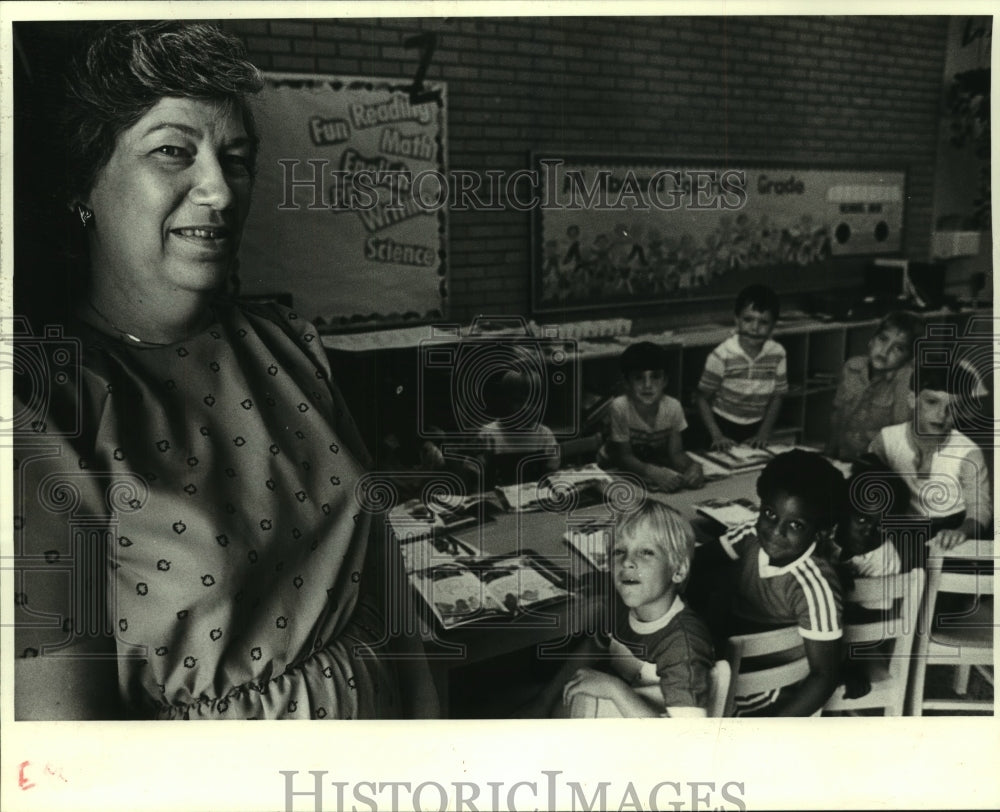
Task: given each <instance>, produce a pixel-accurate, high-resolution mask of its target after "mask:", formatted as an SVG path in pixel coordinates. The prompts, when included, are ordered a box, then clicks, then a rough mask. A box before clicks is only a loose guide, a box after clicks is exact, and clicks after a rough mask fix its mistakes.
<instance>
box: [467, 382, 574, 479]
mask: <svg viewBox="0 0 1000 812" xmlns="http://www.w3.org/2000/svg"><path fill="white" fill-rule="evenodd" d="M544 405H545V392H544V391H542V383H541V379H540V377H539V376H538V374H537V373H534V372H523V371H517V370H508V371H507V372H504V373H503V375H502V376H501V377H500V380H499V384H498V392H497V411H498V413H499V416H498V418H497V419H496V420H493V421H491V422H489V423H487V424H486V425H485V426H483V427H482V428H481V429H480V430H479V436H478V441H477V444H478V446H479V448H480V453H479V461H480V463H481V464H482V466H483V471H484V478H485V482H484V485H485V486H486V487H493V486H494V485H513V484H517V483H519V482H534V481H536V480H538V479H540V478H541V477H542V476H543V475H544V474H546V473H548V472H549V471H557V470H558V469H559V462H560V457H559V443H558V442H557V441H556V438H555V435H554V434H553V433H552V430H551V429H550V428H549V427H548V426H546V425H544V424H543V423H542V422H541V421H540V419H539V418H540V411H541V409H542V407H544Z"/></svg>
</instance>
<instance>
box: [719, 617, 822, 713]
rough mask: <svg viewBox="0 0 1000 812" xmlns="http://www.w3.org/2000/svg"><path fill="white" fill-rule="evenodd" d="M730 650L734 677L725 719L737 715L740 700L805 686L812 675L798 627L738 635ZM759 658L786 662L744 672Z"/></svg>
mask: <svg viewBox="0 0 1000 812" xmlns="http://www.w3.org/2000/svg"><path fill="white" fill-rule="evenodd" d="M727 649H728V650H727V654H726V659H727V660H728V662H729V668H730V671H731V673H732V677H731V679H730V682H729V692H728V696H727V698H726V705H725V710H724V712H723V715H724V716H733V715H734V713H735V711H736V697H738V696H750V695H753V694H757V693H762V692H764V691H772V690H774V689H776V688H785V687H787V686H789V685H794V684H795V683H797V682H801V681H802V680H804V679H805V678H806V677H807V676H808V675H809V661H808V660H807V659H806V653H805V649H804V648H803V646H802V635H800V634H799V629H798V627H797V626H789V627H788V628H785V629H775V630H774V631H769V632H758V633H756V634H741V635H734V636H733V637H730V638H729V643H728V647H727ZM758 657H772V658H780V659H783V660H784V662H782V663H781V664H779V665H771V666H767V667H764V668H760V669H757V670H754V671H746V672H744V671H743V665H744V663H745V662H746V661H747V660H749V659H752V658H758Z"/></svg>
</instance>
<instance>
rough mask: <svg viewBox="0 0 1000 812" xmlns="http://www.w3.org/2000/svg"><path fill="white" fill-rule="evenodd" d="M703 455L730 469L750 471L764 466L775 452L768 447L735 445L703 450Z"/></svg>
mask: <svg viewBox="0 0 1000 812" xmlns="http://www.w3.org/2000/svg"><path fill="white" fill-rule="evenodd" d="M699 453H700V455H701V456H703V457H705V458H706V459H708V460H711V461H712V462H714V463H715V464H716V465H719V466H721V467H722V468H725V469H726V470H728V471H748V470H751V469H753V468H762V467H763V466H764V465H766V464H767V462H768V460H770V459H771V458H772V457H773V456H774V454H773V453H772V452H771V451H770V450H769V449H767V448H751V447H750V446H748V445H734V446H733V447H732V448H730V449H729V450H728V451H701V452H699Z"/></svg>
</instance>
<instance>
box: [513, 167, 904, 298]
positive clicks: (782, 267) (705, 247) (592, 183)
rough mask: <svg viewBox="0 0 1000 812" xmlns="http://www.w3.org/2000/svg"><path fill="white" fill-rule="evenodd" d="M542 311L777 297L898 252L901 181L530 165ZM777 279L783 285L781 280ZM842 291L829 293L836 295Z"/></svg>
mask: <svg viewBox="0 0 1000 812" xmlns="http://www.w3.org/2000/svg"><path fill="white" fill-rule="evenodd" d="M534 164H535V168H536V171H537V172H538V175H539V184H540V186H541V188H543V189H545V190H547V199H546V200H545V201H544V205H541V206H539V207H538V209H537V210H536V214H535V218H534V221H533V244H534V245H533V255H534V260H533V264H532V306H533V311H534V312H536V313H552V312H559V311H572V310H582V309H593V308H596V307H600V308H608V307H615V306H621V307H626V306H627V307H631V308H635V307H636V306H638V305H649V304H666V303H676V302H684V301H688V300H694V299H709V298H713V297H718V296H728V295H731V294H732V293H733V292H735V291H737V290H739V289H740V288H742V287H743V286H744V285H746V284H749V283H750V282H758V281H769V282H772V283H774V284H775V287H777V288H779V289H781V290H782V291H783V292H784V291H785V290H789V289H792V290H794V289H796V288H797V289H800V290H802V289H809V287H810V286H811V287H812V288H813V289H815V288H817V287H819V286H821V285H822V283H823V282H824V280H825V281H830V279H829V274H830V273H836V268H837V259H838V258H839V257H848V256H857V255H875V256H878V255H895V254H899V253H900V252H901V251H902V248H903V243H902V232H903V222H904V211H903V208H904V200H905V182H906V174H905V171H903V170H902V169H899V168H895V169H889V168H887V169H866V170H849V169H840V168H805V167H801V166H797V167H792V166H789V165H784V166H782V165H779V164H773V165H765V164H762V163H758V162H754V163H750V162H747V163H746V164H742V165H741V164H739V163H730V164H726V165H723V164H722V163H721V162H712V161H708V160H704V161H702V160H658V159H639V158H637V159H628V160H617V159H606V158H603V159H602V158H593V157H582V156H565V155H563V156H556V155H535V156H534ZM776 280H780V281H776ZM835 286H836V285H835V284H832V285H830V287H835Z"/></svg>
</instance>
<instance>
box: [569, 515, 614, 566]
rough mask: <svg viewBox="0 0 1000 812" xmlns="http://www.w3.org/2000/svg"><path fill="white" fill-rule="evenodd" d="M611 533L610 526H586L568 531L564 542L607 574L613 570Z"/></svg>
mask: <svg viewBox="0 0 1000 812" xmlns="http://www.w3.org/2000/svg"><path fill="white" fill-rule="evenodd" d="M611 533H612V529H611V527H610V526H609V525H596V524H595V525H586V526H584V527H576V528H573V529H572V530H567V531H566V532H565V533H564V534H563V540H564V541H565V542H566V543H567V544H568V545H569V546H570V547H572V548H573V549H574V550H576V551H577V552H578V553H580V555H582V556H583V557H584V558H585V559H586V560H587V561H588V562H589V563H590V565H591V566H592V567H593V568H594V569H596V570H598V571H600V572H607V571H608V570H610V569H611Z"/></svg>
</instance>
